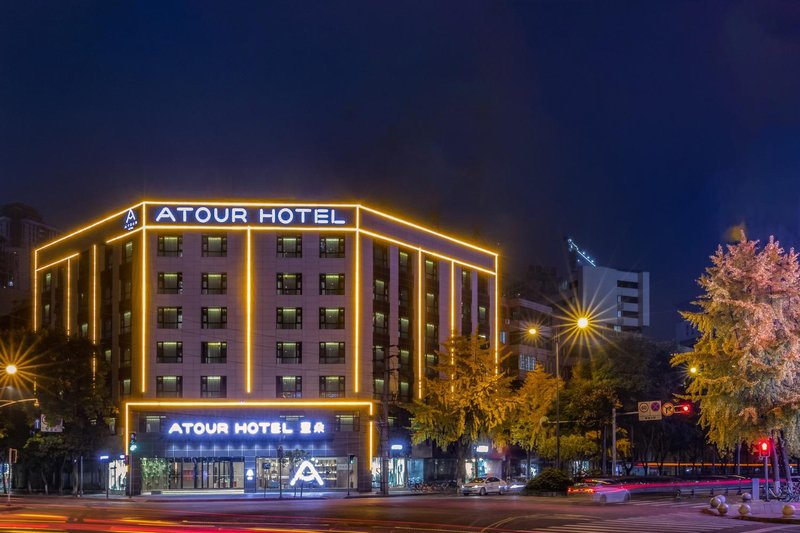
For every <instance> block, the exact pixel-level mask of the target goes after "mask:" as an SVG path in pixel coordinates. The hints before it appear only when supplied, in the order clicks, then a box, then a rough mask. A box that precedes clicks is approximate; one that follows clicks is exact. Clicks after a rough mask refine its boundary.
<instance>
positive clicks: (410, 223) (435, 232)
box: [361, 206, 497, 256]
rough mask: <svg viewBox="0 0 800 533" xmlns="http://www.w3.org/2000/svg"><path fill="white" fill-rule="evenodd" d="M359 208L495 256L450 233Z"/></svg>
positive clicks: (368, 208)
mask: <svg viewBox="0 0 800 533" xmlns="http://www.w3.org/2000/svg"><path fill="white" fill-rule="evenodd" d="M361 209H364V210H365V211H369V212H370V213H373V214H376V215H378V216H380V217H383V218H386V219H388V220H391V221H393V222H398V223H400V224H404V225H406V226H409V227H412V228H414V229H418V230H420V231H424V232H425V233H430V234H431V235H435V236H437V237H441V238H442V239H446V240H448V241H450V242H454V243H456V244H460V245H462V246H466V247H467V248H472V249H473V250H477V251H479V252H483V253H485V254H489V255H493V256H497V253H495V252H492V251H490V250H486V249H485V248H481V247H480V246H476V245H474V244H471V243H468V242H465V241H462V240H459V239H456V238H455V237H451V236H450V235H445V234H444V233H439V232H438V231H434V230H432V229H429V228H426V227H424V226H420V225H419V224H414V223H413V222H409V221H408V220H403V219H402V218H398V217H395V216H392V215H389V214H387V213H384V212H382V211H378V210H377V209H372V208H371V207H366V206H361Z"/></svg>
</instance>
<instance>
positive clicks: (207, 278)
mask: <svg viewBox="0 0 800 533" xmlns="http://www.w3.org/2000/svg"><path fill="white" fill-rule="evenodd" d="M227 292H228V273H227V272H203V274H202V276H201V278H200V293H201V294H225V293H227Z"/></svg>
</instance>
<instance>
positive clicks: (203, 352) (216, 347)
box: [200, 342, 228, 364]
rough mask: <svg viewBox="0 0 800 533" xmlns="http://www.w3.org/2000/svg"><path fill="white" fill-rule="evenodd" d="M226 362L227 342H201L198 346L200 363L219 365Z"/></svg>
mask: <svg viewBox="0 0 800 533" xmlns="http://www.w3.org/2000/svg"><path fill="white" fill-rule="evenodd" d="M227 361H228V343H227V342H203V343H201V345H200V362H201V363H203V364H221V363H226V362H227Z"/></svg>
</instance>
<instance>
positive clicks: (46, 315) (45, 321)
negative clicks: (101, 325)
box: [42, 304, 110, 331]
mask: <svg viewBox="0 0 800 533" xmlns="http://www.w3.org/2000/svg"><path fill="white" fill-rule="evenodd" d="M50 316H51V315H50V304H44V306H43V307H42V325H43V326H48V325H50ZM109 331H110V328H109Z"/></svg>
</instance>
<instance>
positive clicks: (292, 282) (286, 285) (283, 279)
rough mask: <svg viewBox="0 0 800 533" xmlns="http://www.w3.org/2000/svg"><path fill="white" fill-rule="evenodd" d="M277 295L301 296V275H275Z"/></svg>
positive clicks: (282, 273) (283, 273)
mask: <svg viewBox="0 0 800 533" xmlns="http://www.w3.org/2000/svg"><path fill="white" fill-rule="evenodd" d="M277 288H278V294H303V275H302V274H297V273H295V274H287V273H285V272H281V273H279V274H278V275H277Z"/></svg>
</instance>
